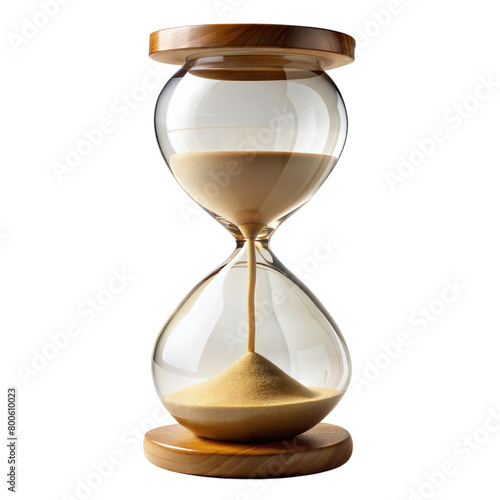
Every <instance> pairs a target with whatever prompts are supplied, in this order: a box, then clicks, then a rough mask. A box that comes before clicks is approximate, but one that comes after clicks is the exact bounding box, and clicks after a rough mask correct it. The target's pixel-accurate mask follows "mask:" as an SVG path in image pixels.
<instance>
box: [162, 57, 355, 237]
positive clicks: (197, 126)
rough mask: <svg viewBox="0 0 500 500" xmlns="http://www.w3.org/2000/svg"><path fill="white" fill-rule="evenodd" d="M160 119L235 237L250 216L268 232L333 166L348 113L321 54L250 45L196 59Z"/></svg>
mask: <svg viewBox="0 0 500 500" xmlns="http://www.w3.org/2000/svg"><path fill="white" fill-rule="evenodd" d="M155 127H156V134H157V138H158V143H159V145H160V148H161V151H162V153H163V155H164V157H165V160H166V161H167V163H168V165H169V167H170V169H171V170H172V173H173V174H174V176H175V178H176V179H177V181H178V182H179V183H180V184H181V186H182V187H183V188H184V189H185V190H186V191H187V193H188V194H189V195H190V196H191V197H192V198H193V199H194V200H195V201H196V202H197V203H198V204H200V205H201V206H202V207H203V208H205V209H206V210H207V211H209V213H211V214H212V215H213V216H214V217H216V218H217V219H218V220H219V221H220V222H221V223H222V224H223V225H224V226H225V227H227V228H228V229H229V230H230V231H231V232H232V233H233V234H234V235H235V236H236V237H237V238H241V234H242V226H246V227H250V226H249V225H252V227H254V228H256V229H255V230H258V234H259V235H260V237H264V236H266V237H267V236H269V235H270V233H271V232H273V230H274V229H276V228H277V227H278V225H279V224H280V223H281V222H282V221H283V220H285V218H286V217H287V216H288V215H290V214H291V213H292V212H293V211H295V210H296V209H298V208H299V207H300V206H302V205H303V204H304V203H305V202H307V201H308V200H309V199H310V198H311V197H312V196H313V194H314V193H315V192H316V190H317V189H318V188H319V187H320V186H321V184H322V183H323V181H324V180H325V179H326V177H327V176H328V174H329V173H330V172H331V170H332V169H333V167H334V166H335V163H336V161H337V159H338V157H339V155H340V153H341V151H342V148H343V146H344V143H345V139H346V133H347V116H346V112H345V107H344V103H343V100H342V97H341V95H340V93H339V91H338V89H337V87H336V85H335V84H334V82H333V81H332V80H331V79H330V77H329V76H328V75H327V74H326V73H325V72H324V71H323V70H322V69H321V66H320V65H319V63H318V62H317V61H316V60H315V59H313V58H310V57H306V56H287V57H283V56H274V55H272V56H271V55H258V56H256V55H253V54H251V53H250V54H242V55H226V56H210V57H199V58H195V57H192V58H190V59H188V61H187V63H186V64H185V65H184V66H183V67H182V69H181V70H180V71H179V72H178V73H176V74H175V75H174V77H173V78H172V79H171V80H170V81H169V82H168V83H167V85H166V86H165V88H164V89H163V91H162V93H161V95H160V97H159V99H158V104H157V107H156V113H155ZM207 166H209V168H207Z"/></svg>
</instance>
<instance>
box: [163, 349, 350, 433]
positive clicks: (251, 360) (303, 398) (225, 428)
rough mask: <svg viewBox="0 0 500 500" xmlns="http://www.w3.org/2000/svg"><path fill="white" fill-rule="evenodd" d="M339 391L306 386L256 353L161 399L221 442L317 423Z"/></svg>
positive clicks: (176, 415)
mask: <svg viewBox="0 0 500 500" xmlns="http://www.w3.org/2000/svg"><path fill="white" fill-rule="evenodd" d="M342 395H343V393H341V392H340V391H335V390H333V389H319V388H314V387H306V386H304V385H302V384H301V383H299V382H298V381H297V380H295V379H294V378H292V377H290V376H289V375H288V374H286V373H285V372H284V371H283V370H281V369H280V368H278V367H277V366H276V365H275V364H273V363H271V362H270V361H269V360H268V359H266V358H265V357H263V356H261V355H260V354H257V353H252V352H249V353H247V354H245V355H243V356H242V357H241V358H240V359H239V360H237V361H236V362H235V363H234V364H232V365H231V366H230V367H229V368H227V369H226V370H224V371H223V372H222V373H220V374H219V375H217V376H215V377H213V378H211V379H209V380H206V381H205V382H202V383H200V384H196V385H194V386H192V387H189V388H187V389H184V390H182V391H179V392H176V393H174V394H171V395H169V396H165V397H164V398H163V404H164V405H165V407H166V408H167V410H168V411H169V412H170V413H171V415H172V416H173V417H174V418H175V419H176V420H177V421H178V422H179V423H180V424H181V425H183V426H184V427H186V428H188V429H190V430H191V431H193V432H194V433H195V434H197V435H199V436H202V437H206V438H210V439H218V440H222V441H243V442H252V441H276V440H281V439H287V438H290V437H292V436H295V435H297V434H301V433H302V432H305V431H306V430H308V429H310V428H311V427H313V426H314V425H316V424H317V423H319V422H320V421H321V420H322V419H323V418H324V417H325V416H326V415H328V413H330V411H331V410H332V409H333V408H334V407H335V405H336V404H337V403H338V401H339V400H340V398H341V397H342Z"/></svg>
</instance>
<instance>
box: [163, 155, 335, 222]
mask: <svg viewBox="0 0 500 500" xmlns="http://www.w3.org/2000/svg"><path fill="white" fill-rule="evenodd" d="M168 161H169V164H170V167H171V169H172V172H173V174H174V175H175V177H176V179H177V180H178V181H179V183H180V184H181V186H182V187H184V189H185V190H186V191H187V192H188V193H189V194H190V195H191V196H192V197H193V198H194V199H195V200H196V201H197V202H198V203H200V204H201V205H203V206H204V207H205V208H207V209H208V210H210V211H211V212H213V213H214V214H216V215H219V216H222V217H224V218H225V219H227V220H228V221H230V222H232V223H233V224H235V225H236V226H238V227H241V226H242V225H245V224H255V223H257V224H263V225H266V224H270V223H271V222H273V221H275V220H277V219H279V218H281V217H283V216H284V215H286V214H288V213H290V212H291V211H292V210H295V209H296V208H298V207H299V206H301V205H302V204H304V203H305V202H306V201H307V200H308V199H309V198H310V197H311V196H312V195H313V194H314V193H315V192H316V190H317V189H318V188H319V186H320V185H321V183H322V182H323V181H324V180H325V178H326V176H327V175H328V174H329V173H330V171H331V169H332V168H333V166H334V165H335V162H336V158H334V157H333V156H329V155H323V154H312V153H289V152H280V151H206V152H194V153H175V154H173V155H171V156H170V157H169V160H168Z"/></svg>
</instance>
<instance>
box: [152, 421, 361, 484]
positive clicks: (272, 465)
mask: <svg viewBox="0 0 500 500" xmlns="http://www.w3.org/2000/svg"><path fill="white" fill-rule="evenodd" d="M292 418H293V417H292ZM144 453H145V455H146V458H147V459H148V460H149V461H150V462H151V463H153V464H154V465H157V466H158V467H161V468H163V469H167V470H171V471H174V472H182V473H183V474H194V475H197V476H210V477H232V478H247V479H269V478H277V477H289V476H303V475H306V474H315V473H317V472H324V471H327V470H331V469H335V468H336V467H340V466H341V465H343V464H345V463H346V462H347V461H348V460H349V458H350V456H351V453H352V439H351V436H350V434H349V433H348V432H347V431H346V430H345V429H343V428H342V427H337V426H336V425H331V424H323V423H321V424H318V425H317V426H316V427H313V428H312V429H311V430H309V431H307V432H304V433H303V434H300V435H299V436H296V437H295V438H292V439H289V440H286V441H278V442H274V443H255V444H254V443H252V444H246V443H229V442H223V441H212V440H210V439H204V438H200V437H198V436H196V435H195V434H193V433H192V432H191V431H188V430H187V429H185V428H184V427H182V426H181V425H167V426H165V427H158V428H157V429H152V430H151V431H149V432H148V433H147V434H146V436H145V437H144Z"/></svg>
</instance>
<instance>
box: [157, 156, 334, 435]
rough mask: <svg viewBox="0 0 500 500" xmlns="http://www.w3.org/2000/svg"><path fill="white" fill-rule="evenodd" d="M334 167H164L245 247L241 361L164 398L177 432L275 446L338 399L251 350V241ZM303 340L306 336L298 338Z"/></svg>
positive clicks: (235, 159) (303, 163)
mask: <svg viewBox="0 0 500 500" xmlns="http://www.w3.org/2000/svg"><path fill="white" fill-rule="evenodd" d="M335 161H336V159H335V158H334V157H332V156H328V155H322V154H309V153H288V152H276V151H258V152H254V151H217V152H210V151H208V152H195V153H178V154H173V155H171V156H170V158H169V164H170V166H171V168H172V171H173V173H174V175H175V177H176V178H177V180H178V181H179V183H180V184H181V185H182V186H183V187H184V189H186V191H187V192H188V193H189V194H190V195H191V196H193V198H194V199H195V200H196V201H198V202H199V203H200V204H201V205H203V206H204V207H205V208H207V209H208V210H210V211H211V212H213V213H214V214H216V215H218V216H222V217H224V218H225V219H227V220H229V221H230V222H232V223H233V224H236V225H237V226H238V227H239V229H240V231H241V232H242V234H243V236H244V237H245V239H246V240H247V245H248V296H247V310H248V342H247V350H248V353H247V354H245V355H244V356H242V357H241V358H240V359H239V360H237V361H236V362H235V363H234V364H233V365H231V366H230V367H229V368H227V369H226V370H224V371H223V372H222V373H220V374H219V375H217V376H216V377H213V378H211V379H209V380H206V381H205V382H202V383H200V384H197V385H194V386H192V387H189V388H187V389H184V390H182V391H179V392H176V393H174V394H171V395H168V396H165V397H164V398H163V404H164V405H165V407H166V408H167V410H168V411H169V412H170V413H171V414H172V416H173V417H174V418H175V419H176V420H177V421H178V422H179V423H180V424H181V425H183V426H184V427H186V428H188V429H190V430H191V431H193V432H194V433H196V434H198V435H199V436H202V437H206V438H211V439H218V440H223V441H243V442H252V441H276V440H281V439H287V438H290V437H292V436H295V435H297V434H301V433H302V432H305V431H306V430H308V429H310V428H311V427H313V426H314V425H316V424H317V423H319V422H320V421H321V420H322V419H323V418H324V417H325V416H326V415H328V413H330V411H331V410H332V409H333V408H334V406H335V405H336V404H337V402H338V401H339V400H340V398H341V397H342V395H343V393H341V392H339V391H335V390H332V389H319V388H313V387H306V386H304V385H302V384H301V383H299V382H298V381H297V380H295V379H293V378H292V377H290V376H289V375H288V374H286V373H285V372H284V371H282V370H281V369H280V368H278V367H277V366H276V365H274V364H273V363H271V362H270V361H269V360H268V359H266V358H265V357H263V356H261V355H259V354H256V353H255V352H254V350H255V286H256V277H257V264H256V255H255V238H256V237H257V235H258V234H259V232H260V231H261V230H262V229H263V227H264V226H265V225H267V224H270V223H271V222H273V221H275V220H277V219H279V218H281V217H283V216H284V215H287V214H288V213H290V212H291V211H293V210H295V209H296V208H298V207H300V206H301V205H302V204H304V203H305V202H306V201H307V200H308V199H309V198H310V197H311V196H312V194H314V192H315V191H316V189H318V187H319V186H320V185H321V183H322V182H323V180H324V179H325V178H326V176H327V175H328V173H329V172H330V170H331V169H332V168H333V166H334V164H335ZM304 334H306V332H304Z"/></svg>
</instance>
